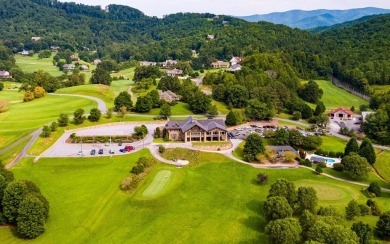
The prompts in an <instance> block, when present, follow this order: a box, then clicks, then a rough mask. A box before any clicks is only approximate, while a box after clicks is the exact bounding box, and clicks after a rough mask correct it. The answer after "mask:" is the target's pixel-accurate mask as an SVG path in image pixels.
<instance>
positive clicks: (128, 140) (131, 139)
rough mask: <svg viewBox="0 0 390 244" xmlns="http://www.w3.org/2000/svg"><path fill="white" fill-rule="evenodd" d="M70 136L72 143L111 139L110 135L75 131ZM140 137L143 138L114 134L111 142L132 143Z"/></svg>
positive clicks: (103, 141) (101, 141)
mask: <svg viewBox="0 0 390 244" xmlns="http://www.w3.org/2000/svg"><path fill="white" fill-rule="evenodd" d="M69 138H70V139H72V143H80V142H82V143H98V142H100V143H105V142H109V141H110V136H76V134H75V133H72V134H71V135H70V137H69ZM138 139H141V138H139V136H137V135H135V134H134V135H132V136H114V137H111V142H115V143H119V142H123V143H132V142H134V141H135V140H138Z"/></svg>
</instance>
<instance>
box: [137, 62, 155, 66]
mask: <svg viewBox="0 0 390 244" xmlns="http://www.w3.org/2000/svg"><path fill="white" fill-rule="evenodd" d="M139 65H140V66H156V65H157V63H156V62H149V61H141V62H140V63H139Z"/></svg>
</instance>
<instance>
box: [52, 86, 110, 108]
mask: <svg viewBox="0 0 390 244" xmlns="http://www.w3.org/2000/svg"><path fill="white" fill-rule="evenodd" d="M56 93H57V94H76V95H86V96H92V97H97V98H100V99H102V100H103V101H104V102H105V103H106V105H107V106H108V107H109V108H110V107H113V106H114V99H115V94H114V92H112V91H111V88H110V86H106V85H100V84H93V85H82V86H73V87H66V88H61V89H58V90H57V91H56Z"/></svg>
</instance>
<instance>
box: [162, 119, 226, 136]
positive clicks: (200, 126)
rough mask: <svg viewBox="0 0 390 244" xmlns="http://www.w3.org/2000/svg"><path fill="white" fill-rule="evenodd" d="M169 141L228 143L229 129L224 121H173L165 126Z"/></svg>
mask: <svg viewBox="0 0 390 244" xmlns="http://www.w3.org/2000/svg"><path fill="white" fill-rule="evenodd" d="M165 129H166V130H167V133H168V137H169V140H172V141H184V142H193V141H195V142H208V141H227V129H226V126H225V123H224V121H223V120H222V119H206V120H196V119H193V118H192V117H191V116H190V117H188V118H187V119H186V120H171V121H168V123H167V124H166V125H165Z"/></svg>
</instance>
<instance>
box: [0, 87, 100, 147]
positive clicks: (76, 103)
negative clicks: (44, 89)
mask: <svg viewBox="0 0 390 244" xmlns="http://www.w3.org/2000/svg"><path fill="white" fill-rule="evenodd" d="M3 92H6V93H11V95H10V99H11V102H12V101H16V100H15V99H17V96H18V95H17V94H18V93H17V92H16V91H15V92H14V93H12V92H11V91H3ZM3 92H1V93H0V94H3ZM96 106H97V105H96V103H95V102H94V101H91V100H89V99H85V98H78V97H71V98H70V97H61V96H45V97H43V98H39V99H35V100H33V101H31V102H26V103H24V102H21V101H19V102H17V103H12V104H11V107H10V109H9V110H8V111H6V112H4V113H1V114H0V128H2V129H1V130H0V138H1V139H0V148H3V147H5V146H7V145H9V144H11V143H12V142H14V141H15V140H17V139H19V138H21V137H23V136H25V135H27V134H28V133H30V132H32V131H33V130H35V129H38V128H39V127H41V126H43V125H45V124H46V123H48V122H51V121H55V120H57V118H58V115H59V114H60V113H67V114H72V113H73V112H74V111H75V110H76V109H78V108H84V109H85V111H89V110H90V109H91V108H93V107H96Z"/></svg>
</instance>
